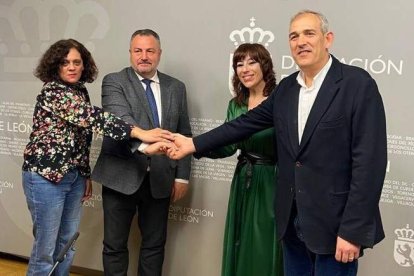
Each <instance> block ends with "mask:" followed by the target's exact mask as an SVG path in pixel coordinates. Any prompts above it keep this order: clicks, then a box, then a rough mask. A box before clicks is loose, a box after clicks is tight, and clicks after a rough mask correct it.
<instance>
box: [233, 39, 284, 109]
mask: <svg viewBox="0 0 414 276" xmlns="http://www.w3.org/2000/svg"><path fill="white" fill-rule="evenodd" d="M246 56H249V57H250V58H251V59H254V60H255V61H257V62H258V63H259V64H260V69H261V70H262V73H263V80H264V82H265V87H264V89H263V96H266V97H267V96H269V95H270V93H272V91H273V89H274V88H275V87H276V76H275V72H274V71H273V62H272V57H271V56H270V53H269V51H267V50H266V48H265V47H264V46H263V45H261V44H258V43H244V44H241V45H240V46H239V47H238V48H237V49H236V51H235V52H234V55H233V71H234V76H233V80H232V83H233V89H234V92H235V93H236V95H235V97H234V99H235V101H236V103H237V104H238V105H242V104H246V99H247V97H248V94H249V90H248V89H247V88H246V87H245V86H244V85H243V83H242V82H241V81H240V79H239V77H238V76H237V63H238V62H239V61H243V60H244V59H245V58H246Z"/></svg>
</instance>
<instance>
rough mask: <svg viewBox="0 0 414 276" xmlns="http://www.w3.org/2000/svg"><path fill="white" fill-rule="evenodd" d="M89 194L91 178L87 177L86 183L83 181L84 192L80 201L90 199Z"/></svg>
mask: <svg viewBox="0 0 414 276" xmlns="http://www.w3.org/2000/svg"><path fill="white" fill-rule="evenodd" d="M91 196H92V180H91V179H90V178H87V179H86V183H85V193H84V194H83V197H82V202H84V201H86V200H88V199H90V198H91Z"/></svg>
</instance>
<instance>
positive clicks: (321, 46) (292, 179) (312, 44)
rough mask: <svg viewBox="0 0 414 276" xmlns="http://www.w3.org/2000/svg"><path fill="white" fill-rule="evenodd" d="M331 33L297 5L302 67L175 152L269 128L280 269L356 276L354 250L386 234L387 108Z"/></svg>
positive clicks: (296, 42)
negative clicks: (334, 50) (333, 51)
mask: <svg viewBox="0 0 414 276" xmlns="http://www.w3.org/2000/svg"><path fill="white" fill-rule="evenodd" d="M332 42H333V33H332V32H330V31H328V22H327V20H326V18H325V17H324V16H323V15H322V14H320V13H317V12H314V11H309V10H306V11H302V12H299V13H298V14H296V15H295V16H294V17H293V18H292V20H291V23H290V30H289V44H290V49H291V53H292V57H293V58H294V59H295V61H296V63H297V64H298V66H299V68H300V71H299V72H296V73H294V74H292V75H290V76H289V77H287V78H285V79H283V80H282V81H281V82H280V84H279V85H278V87H277V88H276V91H275V93H272V94H271V96H270V97H269V98H268V99H267V100H266V101H264V102H263V103H262V104H261V105H259V106H258V107H257V108H255V109H253V110H251V111H250V112H248V113H247V114H246V115H242V116H240V117H239V118H237V119H235V120H234V121H231V122H228V123H226V124H224V125H222V126H220V127H218V128H216V129H213V130H212V131H210V132H208V133H205V134H202V135H200V136H197V137H195V138H193V139H191V138H185V137H182V136H179V135H176V140H175V143H176V147H177V148H175V149H174V148H171V149H170V150H169V151H168V154H169V156H170V157H171V158H175V159H177V158H181V157H182V156H185V155H186V154H188V153H192V152H196V154H195V156H196V157H201V156H203V153H206V152H208V151H210V150H212V149H215V148H217V147H219V146H223V145H226V144H232V143H234V142H236V141H239V140H242V139H245V138H246V137H248V136H250V135H252V134H253V133H255V132H257V131H260V130H262V129H265V128H268V127H272V126H274V127H275V132H276V144H277V156H278V166H279V177H278V184H277V189H276V195H275V214H276V224H277V227H276V228H277V234H278V237H279V238H280V239H282V244H283V253H284V261H285V263H284V268H285V275H319V276H322V275H356V273H357V259H358V257H359V256H360V254H361V253H362V250H363V249H364V248H367V247H370V248H371V247H373V246H374V245H375V244H376V243H378V242H380V241H381V240H382V239H383V238H384V231H383V227H382V223H381V218H380V211H379V206H378V204H379V199H380V196H381V190H382V186H383V180H384V176H385V170H386V163H387V155H386V154H387V153H386V147H387V141H386V127H385V113H384V107H383V103H382V99H381V96H380V94H379V91H378V88H377V85H376V83H375V81H374V79H372V78H371V76H370V75H369V74H368V73H367V72H366V71H364V70H363V69H360V68H357V67H354V66H349V65H345V64H342V63H340V62H339V61H338V60H337V59H336V58H335V57H333V56H332V55H330V54H329V51H328V49H329V47H330V46H331V44H332Z"/></svg>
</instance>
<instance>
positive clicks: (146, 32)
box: [130, 29, 161, 47]
mask: <svg viewBox="0 0 414 276" xmlns="http://www.w3.org/2000/svg"><path fill="white" fill-rule="evenodd" d="M137 35H139V36H153V37H154V38H155V39H156V40H157V41H158V43H159V44H160V47H161V40H160V36H159V35H158V34H157V33H156V32H155V31H153V30H151V29H142V30H137V31H135V32H134V33H133V34H132V35H131V40H130V42H131V41H132V40H133V39H134V37H136V36H137Z"/></svg>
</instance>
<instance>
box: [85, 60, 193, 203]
mask: <svg viewBox="0 0 414 276" xmlns="http://www.w3.org/2000/svg"><path fill="white" fill-rule="evenodd" d="M158 77H159V80H160V90H161V105H162V121H161V128H164V129H167V130H169V131H171V132H178V133H181V134H183V135H185V136H191V127H190V122H189V118H188V113H187V100H186V89H185V85H184V83H182V82H181V81H179V80H177V79H175V78H172V77H170V76H168V75H165V74H163V73H161V72H158ZM102 106H103V109H104V110H105V111H109V112H111V113H113V114H115V115H116V116H118V117H120V118H122V119H123V120H124V121H126V122H128V123H131V124H133V125H137V126H139V127H141V128H143V129H152V128H154V122H153V118H152V115H151V109H150V107H149V104H148V101H147V98H146V95H145V90H144V88H143V86H142V84H141V82H140V80H139V79H138V77H137V75H136V74H135V72H134V70H133V69H132V68H131V67H128V68H125V69H123V70H122V71H120V72H117V73H111V74H108V75H106V76H105V77H104V79H103V81H102ZM139 145H140V141H138V140H135V141H115V140H112V139H111V138H107V137H105V138H104V140H103V143H102V149H101V153H100V155H99V157H98V160H97V162H96V165H95V168H94V170H93V173H92V179H93V180H94V181H97V182H99V183H101V184H102V185H104V186H106V187H108V188H111V189H113V190H116V191H119V192H121V193H124V194H133V193H134V192H136V191H137V190H138V188H139V187H140V185H141V183H142V182H143V180H144V177H145V175H146V173H147V168H148V166H149V165H150V167H151V173H150V185H151V192H152V195H153V196H154V197H155V198H165V197H168V196H170V195H171V187H172V184H173V183H174V179H176V178H180V179H189V176H190V166H191V158H190V157H187V158H185V159H183V160H180V161H173V160H170V159H169V158H167V157H166V156H153V157H147V156H145V155H144V154H141V153H138V152H137V151H134V150H135V149H137V148H138V146H139Z"/></svg>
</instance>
